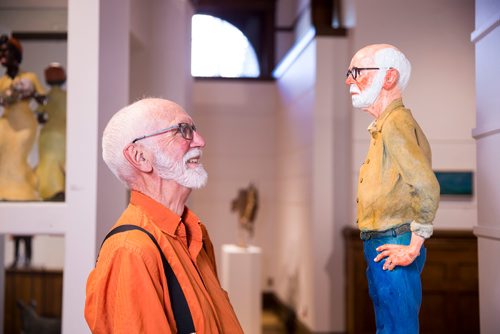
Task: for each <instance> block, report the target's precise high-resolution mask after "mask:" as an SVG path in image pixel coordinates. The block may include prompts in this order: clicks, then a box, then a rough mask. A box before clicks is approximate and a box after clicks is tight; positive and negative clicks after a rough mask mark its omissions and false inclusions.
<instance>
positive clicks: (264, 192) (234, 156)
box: [189, 80, 277, 289]
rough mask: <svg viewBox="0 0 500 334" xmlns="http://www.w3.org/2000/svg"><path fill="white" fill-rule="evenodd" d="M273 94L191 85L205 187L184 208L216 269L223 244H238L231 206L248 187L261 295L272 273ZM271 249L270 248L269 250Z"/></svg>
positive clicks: (259, 86)
mask: <svg viewBox="0 0 500 334" xmlns="http://www.w3.org/2000/svg"><path fill="white" fill-rule="evenodd" d="M275 110H276V92H275V86H274V83H271V82H257V81H254V82H248V81H234V82H231V81H224V80H220V81H204V80H200V81H196V82H195V84H194V90H193V117H194V121H195V123H196V126H197V128H198V129H199V131H200V133H201V135H202V136H203V137H204V139H205V141H206V145H207V146H206V148H205V149H204V154H203V158H202V160H203V165H204V166H205V168H206V169H207V171H208V175H209V177H208V185H207V186H206V187H205V188H203V189H200V190H196V191H193V193H192V194H191V199H190V203H189V206H190V207H191V208H192V209H194V211H195V212H196V213H197V214H198V215H199V217H200V218H201V219H202V221H203V222H204V223H205V224H206V226H207V228H208V231H209V233H210V237H211V239H212V241H213V243H214V247H215V251H216V254H217V258H218V259H217V260H218V263H219V264H220V263H221V261H220V254H221V247H222V245H223V244H235V243H237V242H238V215H237V213H236V212H231V201H232V200H233V199H234V198H236V197H237V195H238V190H239V189H241V188H246V187H247V186H248V185H249V183H250V182H252V183H253V184H254V185H255V186H256V188H257V190H258V196H259V206H258V211H257V216H256V220H255V222H254V227H255V235H254V237H253V239H252V240H251V244H253V245H256V246H261V247H262V248H263V250H262V264H263V270H262V273H263V276H262V287H263V289H268V288H272V286H269V285H268V283H269V282H268V278H271V279H273V278H274V276H275V273H276V271H277V268H276V267H275V265H274V264H275V261H276V260H275V249H274V247H272V246H271V245H273V244H274V243H275V241H276V239H277V237H276V216H275V205H276V204H275V203H276V202H275V179H276V170H275V166H274V163H275V161H276V160H275V159H276V148H275V142H276V120H275ZM270 246H271V247H270Z"/></svg>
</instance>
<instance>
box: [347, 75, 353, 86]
mask: <svg viewBox="0 0 500 334" xmlns="http://www.w3.org/2000/svg"><path fill="white" fill-rule="evenodd" d="M353 83H356V80H354V79H353V78H352V75H348V76H347V78H346V79H345V84H346V85H347V86H350V85H352V84H353Z"/></svg>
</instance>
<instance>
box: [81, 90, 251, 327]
mask: <svg viewBox="0 0 500 334" xmlns="http://www.w3.org/2000/svg"><path fill="white" fill-rule="evenodd" d="M204 146H205V141H204V140H203V138H202V137H201V135H200V134H199V133H198V132H197V130H196V128H195V126H194V124H193V120H192V119H191V117H189V115H188V114H187V113H186V112H185V111H184V110H183V109H182V108H181V107H180V106H178V105H177V104H175V103H173V102H171V101H167V100H162V99H151V98H149V99H143V100H140V101H138V102H136V103H134V104H132V105H130V106H128V107H125V108H123V109H122V110H120V111H119V112H117V113H116V114H115V115H114V116H113V117H112V118H111V120H110V121H109V123H108V125H107V127H106V129H105V130H104V134H103V139H102V149H103V159H104V161H105V162H106V164H107V165H108V167H109V168H110V169H111V171H112V172H113V173H114V174H115V175H116V177H118V179H120V180H121V181H122V182H124V183H125V184H126V185H127V186H128V188H130V190H131V198H130V204H129V206H128V207H127V209H126V210H125V212H124V213H123V214H122V216H121V217H120V219H119V220H118V222H117V223H116V224H115V228H114V229H113V230H112V232H110V234H108V236H107V238H106V239H105V241H104V242H103V245H102V248H101V250H100V254H99V257H98V262H97V264H96V268H95V269H94V270H93V271H92V272H91V274H90V276H89V278H88V282H87V299H86V304H85V318H86V320H87V323H88V325H89V327H90V329H91V330H92V332H93V333H148V334H153V333H163V334H164V333H182V334H184V333H191V332H196V333H210V334H212V333H243V331H242V329H241V326H240V324H239V322H238V319H237V318H236V315H235V313H234V311H233V308H232V306H231V304H230V302H229V299H228V297H227V294H226V292H225V291H224V290H223V289H222V288H221V286H220V284H219V280H218V278H217V271H216V266H215V257H214V250H213V246H212V243H211V241H210V238H209V236H208V233H207V231H206V229H205V226H204V225H203V224H202V223H201V222H200V220H199V218H198V217H197V216H196V215H195V214H194V213H193V212H192V211H191V210H189V209H188V208H187V207H186V205H185V204H186V201H187V199H188V197H189V194H190V193H191V190H192V189H196V188H200V187H202V186H204V185H205V183H206V181H207V173H206V171H205V169H204V168H203V166H202V164H201V161H200V159H201V155H202V149H203V147H204ZM116 228H118V229H116ZM124 230H125V231H124ZM179 287H180V288H179ZM186 304H187V305H186Z"/></svg>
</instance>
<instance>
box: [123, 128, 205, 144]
mask: <svg viewBox="0 0 500 334" xmlns="http://www.w3.org/2000/svg"><path fill="white" fill-rule="evenodd" d="M172 130H177V131H179V132H180V133H181V135H182V138H184V139H186V140H193V136H194V135H193V134H194V132H195V131H196V126H195V125H194V124H189V123H179V124H176V125H172V126H169V127H167V128H164V129H161V130H158V131H156V132H153V133H151V134H148V135H144V136H140V137H137V138H135V139H134V140H132V144H135V143H136V142H137V141H139V140H143V139H145V138H148V137H154V136H158V135H161V134H164V133H167V132H169V131H172Z"/></svg>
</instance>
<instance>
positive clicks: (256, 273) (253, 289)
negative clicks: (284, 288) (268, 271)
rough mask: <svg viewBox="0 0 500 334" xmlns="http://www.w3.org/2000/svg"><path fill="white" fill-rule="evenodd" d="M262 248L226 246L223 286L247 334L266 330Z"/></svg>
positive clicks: (223, 256) (224, 251) (224, 246)
mask: <svg viewBox="0 0 500 334" xmlns="http://www.w3.org/2000/svg"><path fill="white" fill-rule="evenodd" d="M260 267H261V250H260V248H259V247H255V246H249V247H245V248H244V247H240V246H237V245H222V266H221V268H222V275H221V285H222V287H223V288H224V290H226V291H227V293H228V294H229V299H230V300H231V304H232V305H233V308H234V311H235V312H236V315H237V316H238V320H239V321H240V324H241V327H242V328H243V332H244V333H245V334H261V333H262V291H261V274H260V271H261V269H260Z"/></svg>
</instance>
